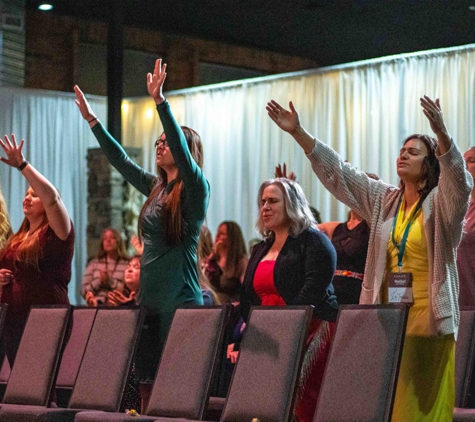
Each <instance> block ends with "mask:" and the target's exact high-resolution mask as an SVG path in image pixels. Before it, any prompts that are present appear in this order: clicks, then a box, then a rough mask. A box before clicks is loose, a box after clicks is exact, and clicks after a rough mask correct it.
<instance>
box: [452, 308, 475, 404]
mask: <svg viewBox="0 0 475 422" xmlns="http://www.w3.org/2000/svg"><path fill="white" fill-rule="evenodd" d="M474 360H475V308H462V309H461V310H460V325H459V331H458V335H457V342H456V343H455V407H467V399H468V394H469V389H470V384H471V382H472V373H473V367H474Z"/></svg>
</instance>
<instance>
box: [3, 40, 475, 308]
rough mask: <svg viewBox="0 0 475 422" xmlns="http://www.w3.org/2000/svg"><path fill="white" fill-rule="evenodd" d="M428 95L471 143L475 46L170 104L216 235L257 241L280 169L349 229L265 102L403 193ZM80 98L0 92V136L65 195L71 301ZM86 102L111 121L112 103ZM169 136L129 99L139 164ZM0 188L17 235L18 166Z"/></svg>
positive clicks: (173, 99)
mask: <svg viewBox="0 0 475 422" xmlns="http://www.w3.org/2000/svg"><path fill="white" fill-rule="evenodd" d="M104 65H105V64H104ZM137 77H140V78H143V75H137ZM424 94H427V95H429V96H431V97H433V98H436V97H439V98H440V101H441V105H442V109H443V111H444V116H445V120H446V124H447V127H448V129H449V131H450V133H451V134H452V136H453V138H454V140H455V142H456V143H457V144H458V145H459V147H460V149H461V150H462V151H465V150H466V149H468V147H469V146H471V145H475V120H474V117H475V115H474V102H475V45H469V46H464V47H458V48H452V49H446V50H435V51H430V52H422V53H414V54H407V55H401V56H394V57H387V58H383V59H378V60H371V61H365V62H358V63H351V64H348V65H343V66H336V67H330V68H322V69H317V70H314V71H305V72H299V73H293V74H285V75H280V76H272V77H264V78H254V79H248V80H244V81H237V82H233V83H225V84H219V85H213V86H207V87H202V88H193V89H189V90H183V91H176V92H170V93H168V94H167V98H168V100H169V102H170V104H171V107H172V110H173V113H174V115H175V117H176V118H177V120H178V122H179V123H180V124H182V125H186V126H190V127H192V128H193V129H195V130H196V131H197V132H198V133H199V134H200V135H201V137H202V140H203V144H204V151H205V166H204V169H205V173H206V176H207V178H208V180H209V182H210V185H211V202H210V206H209V210H208V217H207V224H208V226H209V227H210V229H211V230H212V232H213V233H216V229H217V226H218V224H219V223H220V222H221V221H223V220H235V221H236V222H237V223H239V224H240V226H241V227H242V229H243V232H244V236H245V238H246V240H250V239H251V238H253V237H256V235H257V234H256V232H255V229H254V223H255V220H256V217H257V212H258V208H257V198H256V196H257V191H258V188H259V186H260V184H261V183H262V182H263V181H264V180H266V179H269V178H271V177H273V174H274V166H275V165H276V164H277V163H279V162H280V163H282V162H286V163H287V166H288V169H291V170H293V171H294V172H295V173H296V174H297V177H298V181H299V182H300V184H301V185H302V187H303V188H304V190H305V192H306V194H307V197H308V199H309V202H310V204H312V205H314V206H315V207H316V208H317V209H319V210H320V211H321V213H322V217H323V220H324V221H328V220H335V219H338V220H342V221H343V220H345V218H346V213H347V209H345V207H344V206H343V205H341V204H340V203H338V202H337V201H336V200H335V199H334V198H333V197H332V196H331V195H330V194H329V193H328V192H327V191H326V190H325V189H324V188H323V186H322V185H321V184H320V182H319V181H318V180H317V178H316V177H315V176H314V174H313V173H312V171H311V168H310V165H309V162H308V160H307V158H306V157H305V155H304V153H303V151H302V150H301V149H300V147H299V146H298V145H297V144H296V143H295V142H294V141H293V139H292V138H291V137H290V136H289V135H287V134H285V133H283V132H282V131H280V129H278V128H277V126H275V124H274V123H273V122H272V121H271V120H270V119H269V117H268V116H267V113H266V111H265V105H266V103H267V101H269V100H271V99H275V100H276V101H278V102H280V103H281V104H283V105H287V104H288V101H289V100H292V101H293V102H294V104H295V106H296V107H297V110H298V111H299V113H300V120H301V123H302V125H303V126H304V127H306V128H307V129H308V130H309V131H310V133H312V134H314V135H315V136H316V137H318V138H319V139H321V140H323V141H325V142H327V143H328V144H330V145H331V146H332V147H333V148H334V149H335V150H337V151H338V152H339V153H340V154H341V155H342V157H344V158H345V159H348V160H349V161H350V162H351V163H352V164H353V165H355V166H357V167H358V168H360V169H361V170H364V171H368V172H373V173H376V174H378V175H379V176H380V177H381V178H382V179H383V180H385V181H387V182H390V183H394V184H396V183H397V182H398V181H397V176H396V166H395V161H396V157H397V154H398V151H399V149H400V147H401V142H402V140H403V139H404V138H405V137H407V136H408V135H410V134H412V133H416V132H419V133H420V132H422V133H430V127H429V124H428V122H427V120H426V118H425V117H424V115H423V114H422V111H421V108H420V105H419V98H420V97H421V96H422V95H424ZM73 98H74V96H73V94H65V93H59V92H46V91H37V90H20V89H7V88H0V128H1V130H2V131H3V132H4V133H11V132H13V133H15V134H16V135H18V137H19V138H22V137H23V138H25V139H26V142H27V143H26V150H25V156H26V157H27V158H28V159H29V160H30V161H31V162H32V163H33V164H34V165H35V166H36V167H37V168H38V169H39V170H40V171H41V172H43V173H44V174H45V176H46V177H48V178H49V179H50V180H51V181H52V182H53V184H54V185H55V186H56V187H57V188H58V189H59V190H60V191H61V194H62V196H63V199H64V201H65V203H66V206H67V207H68V210H69V212H70V215H71V218H72V220H73V222H74V225H75V228H76V251H75V258H74V266H73V280H72V281H71V284H70V299H71V301H72V303H77V302H78V301H80V298H79V294H78V291H79V286H80V284H81V277H82V272H83V269H84V267H85V264H86V259H87V257H86V238H85V236H86V223H87V222H86V219H87V201H86V198H87V175H86V170H87V167H86V155H87V148H88V147H97V142H96V141H95V139H94V137H93V136H92V134H91V131H90V130H89V128H88V125H87V124H86V123H85V122H84V121H83V120H82V118H81V117H80V115H79V112H78V110H77V109H76V106H75V104H74V101H73ZM88 99H89V101H90V102H91V104H92V106H93V108H94V110H95V112H96V113H97V114H98V115H99V118H101V119H102V120H103V121H105V117H106V100H105V98H99V97H92V96H88ZM161 130H162V128H161V126H160V122H159V119H158V117H157V115H156V111H155V107H154V103H153V101H152V100H151V99H149V98H138V99H128V100H124V102H123V132H122V133H123V143H124V145H125V146H135V147H141V148H143V165H144V167H146V168H147V169H148V170H149V171H154V152H155V151H154V149H153V143H154V141H155V140H156V139H157V137H158V136H159V135H160V133H161ZM0 182H1V184H2V189H3V193H4V195H5V198H6V201H7V205H8V207H9V211H10V215H11V219H12V225H13V228H14V230H16V229H18V227H19V224H20V222H21V220H22V218H23V213H22V209H21V202H22V199H23V196H24V192H25V190H26V184H25V181H24V179H23V177H22V176H21V174H20V173H19V172H18V171H17V170H16V169H10V168H9V167H8V166H6V165H4V164H1V163H0Z"/></svg>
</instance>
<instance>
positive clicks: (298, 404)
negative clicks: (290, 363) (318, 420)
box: [294, 318, 335, 422]
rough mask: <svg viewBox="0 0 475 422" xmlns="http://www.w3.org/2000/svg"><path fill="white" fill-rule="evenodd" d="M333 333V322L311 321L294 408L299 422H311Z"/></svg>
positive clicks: (295, 417)
mask: <svg viewBox="0 0 475 422" xmlns="http://www.w3.org/2000/svg"><path fill="white" fill-rule="evenodd" d="M334 331H335V323H334V322H328V321H324V320H321V319H316V318H314V319H313V320H312V323H311V325H310V332H309V335H308V338H307V345H306V346H307V351H306V352H305V356H304V360H303V364H302V370H301V372H300V379H299V386H298V390H297V397H296V399H295V406H294V419H295V420H297V421H299V422H312V421H313V416H314V413H315V409H316V406H317V400H318V395H319V393H320V388H321V385H322V381H323V372H324V370H325V365H326V363H327V359H328V355H329V353H330V345H331V342H332V339H333V333H334Z"/></svg>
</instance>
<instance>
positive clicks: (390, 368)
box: [314, 304, 408, 422]
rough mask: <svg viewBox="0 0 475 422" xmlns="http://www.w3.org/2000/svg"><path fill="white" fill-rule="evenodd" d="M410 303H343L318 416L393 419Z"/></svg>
mask: <svg viewBox="0 0 475 422" xmlns="http://www.w3.org/2000/svg"><path fill="white" fill-rule="evenodd" d="M407 315H408V307H407V306H406V305H401V304H394V305H361V306H360V305H342V306H340V310H339V313H338V318H337V323H336V328H335V334H334V337H333V342H332V345H331V349H330V355H329V357H328V361H327V364H326V367H325V373H324V378H323V383H322V388H321V391H320V394H319V398H318V403H317V408H316V411H315V416H314V422H323V421H325V422H327V421H333V420H334V421H352V422H367V421H390V420H391V413H392V407H393V403H394V396H395V392H396V385H397V375H398V370H399V364H400V360H401V355H402V348H403V342H404V332H405V329H406V323H407Z"/></svg>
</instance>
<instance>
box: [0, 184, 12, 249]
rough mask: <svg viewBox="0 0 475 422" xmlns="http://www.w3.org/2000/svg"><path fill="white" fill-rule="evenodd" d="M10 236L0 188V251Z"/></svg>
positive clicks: (10, 229)
mask: <svg viewBox="0 0 475 422" xmlns="http://www.w3.org/2000/svg"><path fill="white" fill-rule="evenodd" d="M11 235H12V226H11V225H10V217H9V216H8V211H7V204H6V203H5V198H4V196H3V193H2V190H1V188H0V249H1V248H3V246H4V245H5V243H6V242H7V240H8V238H9V237H10V236H11Z"/></svg>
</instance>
